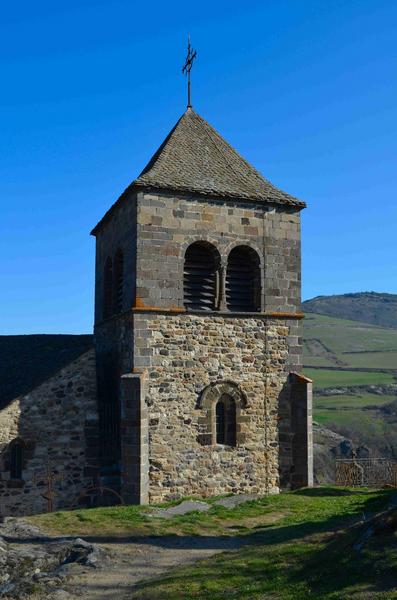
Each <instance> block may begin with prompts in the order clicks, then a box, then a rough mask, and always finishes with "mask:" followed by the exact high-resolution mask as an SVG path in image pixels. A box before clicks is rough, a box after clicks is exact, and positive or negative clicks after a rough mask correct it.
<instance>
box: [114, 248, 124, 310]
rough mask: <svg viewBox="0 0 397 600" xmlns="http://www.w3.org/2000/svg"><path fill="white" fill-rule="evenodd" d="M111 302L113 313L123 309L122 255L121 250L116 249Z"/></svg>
mask: <svg viewBox="0 0 397 600" xmlns="http://www.w3.org/2000/svg"><path fill="white" fill-rule="evenodd" d="M113 282H114V287H113V302H114V305H113V307H114V311H113V312H115V313H120V312H121V311H122V310H123V300H124V255H123V252H122V250H120V249H119V250H117V252H116V256H115V257H114V276H113Z"/></svg>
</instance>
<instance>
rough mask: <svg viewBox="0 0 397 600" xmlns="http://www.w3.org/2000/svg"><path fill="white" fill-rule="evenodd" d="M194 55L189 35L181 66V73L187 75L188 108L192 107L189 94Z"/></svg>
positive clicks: (194, 51)
mask: <svg viewBox="0 0 397 600" xmlns="http://www.w3.org/2000/svg"><path fill="white" fill-rule="evenodd" d="M196 57H197V52H196V50H193V48H192V46H191V45H190V35H189V38H188V45H187V56H186V60H185V64H184V65H183V67H182V73H183V74H184V75H187V107H188V108H191V107H192V102H191V96H190V71H191V70H192V66H193V61H194V59H195V58H196Z"/></svg>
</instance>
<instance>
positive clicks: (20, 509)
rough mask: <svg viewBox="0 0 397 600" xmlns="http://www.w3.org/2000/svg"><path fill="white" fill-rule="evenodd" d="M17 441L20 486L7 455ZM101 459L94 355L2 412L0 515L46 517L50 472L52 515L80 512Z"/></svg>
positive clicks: (77, 362)
mask: <svg viewBox="0 0 397 600" xmlns="http://www.w3.org/2000/svg"><path fill="white" fill-rule="evenodd" d="M16 439H18V440H20V442H21V444H22V445H23V466H22V477H21V479H20V480H12V479H11V473H10V457H9V450H10V445H11V444H12V443H13V441H14V440H16ZM98 455H99V437H98V413H97V404H96V380H95V356H94V352H93V350H90V351H88V352H86V353H85V354H83V355H82V356H81V357H79V358H78V359H77V360H75V361H73V362H71V363H70V364H68V365H67V366H66V367H64V368H63V369H61V370H60V371H59V372H58V373H56V374H55V375H54V376H53V377H51V378H49V379H48V380H47V381H45V382H44V383H42V384H41V385H40V386H38V387H37V388H35V389H33V390H32V391H31V392H29V393H28V394H25V395H24V396H20V397H19V398H16V399H14V400H13V401H12V402H11V403H10V404H9V405H8V406H7V407H6V408H4V409H3V410H1V411H0V513H1V514H2V515H12V516H22V515H27V514H34V513H40V512H47V499H46V494H47V479H48V472H47V471H48V470H50V472H51V473H52V474H53V475H54V481H53V490H54V499H53V508H54V510H57V509H62V508H72V507H76V505H79V504H80V501H81V502H84V498H82V496H83V495H84V493H85V491H87V489H88V488H89V487H90V486H92V485H93V484H94V482H95V481H96V479H97V477H98V474H99V469H98V467H99V464H98ZM86 499H87V498H85V500H86Z"/></svg>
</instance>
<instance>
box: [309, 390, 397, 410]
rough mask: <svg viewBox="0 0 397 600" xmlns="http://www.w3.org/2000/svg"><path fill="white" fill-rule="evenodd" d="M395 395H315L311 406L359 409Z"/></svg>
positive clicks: (382, 401) (389, 400)
mask: <svg viewBox="0 0 397 600" xmlns="http://www.w3.org/2000/svg"><path fill="white" fill-rule="evenodd" d="M396 399H397V398H396V396H390V395H389V396H387V395H384V396H383V395H379V394H362V395H358V394H357V395H352V396H350V395H348V394H336V395H335V396H315V398H314V403H313V408H314V411H320V410H327V409H328V410H336V409H337V410H340V409H342V408H352V409H356V410H360V409H362V408H366V407H367V406H382V405H384V404H389V403H390V402H394V401H395V400H396Z"/></svg>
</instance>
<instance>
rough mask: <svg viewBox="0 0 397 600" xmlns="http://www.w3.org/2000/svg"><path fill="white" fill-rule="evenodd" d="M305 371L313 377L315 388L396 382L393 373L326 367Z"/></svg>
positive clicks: (308, 375)
mask: <svg viewBox="0 0 397 600" xmlns="http://www.w3.org/2000/svg"><path fill="white" fill-rule="evenodd" d="M304 373H305V375H306V376H307V377H310V379H313V387H314V390H315V389H316V388H329V387H344V386H357V385H376V384H387V383H396V380H395V376H394V374H393V373H381V372H375V373H372V372H369V373H368V372H365V371H364V372H363V371H328V370H326V369H305V370H304Z"/></svg>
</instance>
